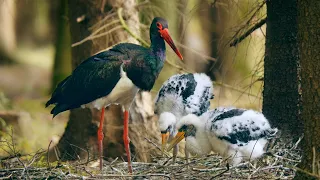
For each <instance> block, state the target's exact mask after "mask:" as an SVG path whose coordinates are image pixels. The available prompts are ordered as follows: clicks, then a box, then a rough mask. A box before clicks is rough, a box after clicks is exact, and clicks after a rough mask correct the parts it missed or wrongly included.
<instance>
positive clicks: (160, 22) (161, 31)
mask: <svg viewBox="0 0 320 180" xmlns="http://www.w3.org/2000/svg"><path fill="white" fill-rule="evenodd" d="M159 38H161V39H164V40H165V41H166V42H167V43H168V44H169V46H170V47H171V48H172V49H173V51H174V52H175V53H176V54H177V55H178V57H179V58H180V59H181V60H183V57H182V55H181V53H180V51H179V50H178V49H177V47H176V45H175V44H174V42H173V40H172V38H171V36H170V34H169V30H168V22H167V20H165V19H163V18H161V17H155V18H154V19H153V21H152V23H151V26H150V39H151V43H158V42H156V41H155V40H156V39H159Z"/></svg>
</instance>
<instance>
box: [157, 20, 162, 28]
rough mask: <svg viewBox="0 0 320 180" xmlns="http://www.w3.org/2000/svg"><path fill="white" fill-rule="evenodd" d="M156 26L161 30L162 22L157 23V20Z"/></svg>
mask: <svg viewBox="0 0 320 180" xmlns="http://www.w3.org/2000/svg"><path fill="white" fill-rule="evenodd" d="M157 28H158V29H159V30H162V24H161V23H159V22H157Z"/></svg>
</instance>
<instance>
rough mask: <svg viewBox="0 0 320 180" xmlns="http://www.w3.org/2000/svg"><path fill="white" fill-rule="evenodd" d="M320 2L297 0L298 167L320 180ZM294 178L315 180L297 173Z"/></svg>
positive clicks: (316, 0) (315, 0)
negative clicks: (301, 129)
mask: <svg viewBox="0 0 320 180" xmlns="http://www.w3.org/2000/svg"><path fill="white" fill-rule="evenodd" d="M319 9H320V1H318V0H298V31H299V33H298V40H299V48H300V58H301V59H300V62H301V89H302V98H303V100H302V119H303V123H304V139H303V141H302V143H303V146H302V147H303V149H302V150H303V154H302V155H303V156H302V162H301V163H300V165H299V167H300V168H301V169H303V170H304V171H306V172H309V173H312V174H314V175H316V176H318V177H320V138H319V137H320V44H319V42H320V26H319V24H320V11H319ZM295 179H318V178H315V177H312V176H308V175H307V174H305V173H302V172H299V171H298V173H297V176H296V177H295Z"/></svg>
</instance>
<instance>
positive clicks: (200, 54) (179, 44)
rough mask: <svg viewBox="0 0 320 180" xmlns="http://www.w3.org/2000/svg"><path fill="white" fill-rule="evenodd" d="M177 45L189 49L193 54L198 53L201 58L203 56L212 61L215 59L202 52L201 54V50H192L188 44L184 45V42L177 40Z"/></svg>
mask: <svg viewBox="0 0 320 180" xmlns="http://www.w3.org/2000/svg"><path fill="white" fill-rule="evenodd" d="M177 46H180V47H182V48H184V49H187V50H190V51H192V52H193V53H194V54H197V55H199V56H201V57H203V58H205V59H208V60H212V61H214V62H215V61H217V59H216V58H213V57H211V56H208V55H204V54H202V53H201V52H198V51H196V50H194V49H192V48H190V47H188V46H186V45H184V44H181V43H179V42H177Z"/></svg>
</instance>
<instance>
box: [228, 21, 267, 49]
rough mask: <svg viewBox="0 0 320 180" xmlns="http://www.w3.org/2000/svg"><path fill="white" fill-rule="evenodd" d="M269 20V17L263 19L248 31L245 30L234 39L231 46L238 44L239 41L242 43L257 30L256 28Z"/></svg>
mask: <svg viewBox="0 0 320 180" xmlns="http://www.w3.org/2000/svg"><path fill="white" fill-rule="evenodd" d="M266 21H267V18H264V19H262V20H261V21H259V22H258V23H257V24H255V25H254V26H252V27H251V28H250V29H248V30H247V32H245V33H244V34H242V35H241V36H240V37H238V38H236V39H235V40H233V41H232V42H231V43H230V47H232V46H236V45H237V44H238V43H240V42H241V41H243V40H244V39H245V38H246V37H248V36H249V35H250V34H251V33H252V32H253V31H255V30H256V29H259V28H260V27H261V26H263V25H264V24H265V23H266Z"/></svg>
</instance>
